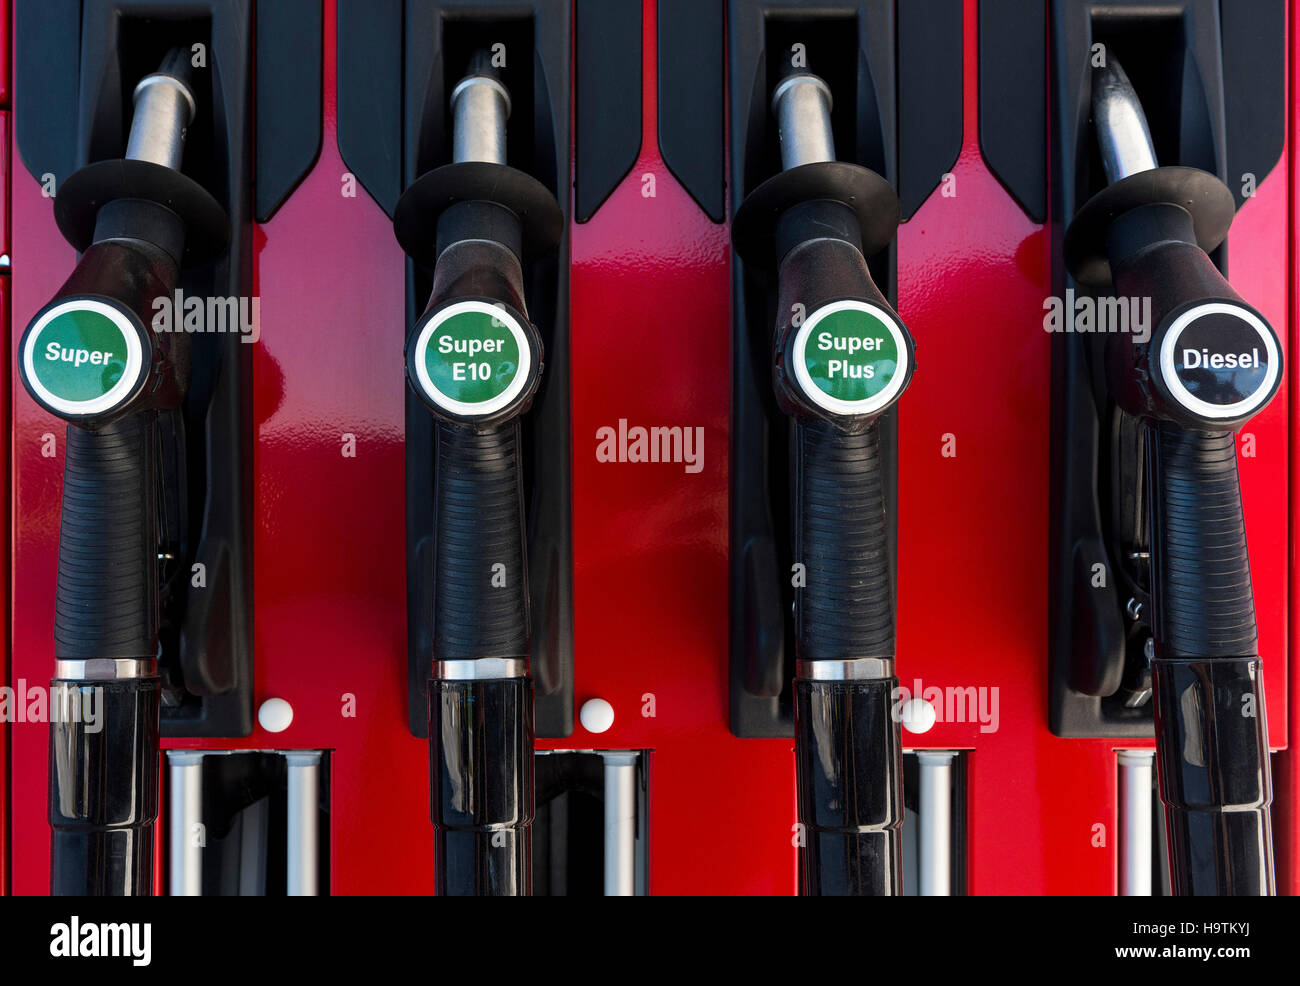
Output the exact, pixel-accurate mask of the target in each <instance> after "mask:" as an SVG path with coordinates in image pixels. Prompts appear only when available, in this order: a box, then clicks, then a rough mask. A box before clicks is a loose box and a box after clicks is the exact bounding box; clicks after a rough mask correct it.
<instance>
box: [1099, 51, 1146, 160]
mask: <svg viewBox="0 0 1300 986" xmlns="http://www.w3.org/2000/svg"><path fill="white" fill-rule="evenodd" d="M1092 119H1093V123H1094V125H1095V126H1096V128H1097V144H1098V145H1099V146H1100V148H1101V164H1102V167H1103V168H1105V169H1106V180H1107V181H1108V182H1109V183H1110V184H1112V185H1113V184H1115V182H1117V181H1119V180H1120V179H1122V178H1127V177H1128V176H1129V175H1135V174H1137V173H1138V172H1140V171H1150V170H1152V169H1153V168H1155V167H1156V151H1155V145H1154V144H1153V143H1152V141H1151V131H1150V129H1149V128H1148V127H1147V118H1146V114H1145V113H1143V112H1142V103H1141V102H1140V101H1139V100H1138V97H1137V92H1136V91H1134V89H1133V84H1132V83H1131V82H1129V80H1128V76H1127V75H1126V74H1125V72H1124V67H1123V66H1122V65H1120V63H1119V60H1118V59H1117V58H1116V57H1115V56H1114V55H1113V54H1111V53H1110V52H1107V53H1106V63H1105V65H1103V66H1101V67H1099V68H1095V69H1093V72H1092Z"/></svg>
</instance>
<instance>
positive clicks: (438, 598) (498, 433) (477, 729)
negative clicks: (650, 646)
mask: <svg viewBox="0 0 1300 986" xmlns="http://www.w3.org/2000/svg"><path fill="white" fill-rule="evenodd" d="M450 108H451V113H452V118H453V127H452V147H453V161H452V163H450V164H448V165H445V166H443V167H441V168H437V169H435V170H433V171H430V172H428V173H427V174H425V175H423V176H422V177H421V178H419V179H418V180H417V181H416V182H414V183H413V184H412V185H411V187H410V188H408V189H407V191H406V192H405V194H404V195H403V196H402V199H401V201H400V202H398V205H397V211H396V213H395V215H394V220H393V224H394V230H395V232H396V234H397V238H398V240H399V241H400V242H401V244H402V246H403V248H404V249H405V250H406V252H407V253H408V254H410V255H411V256H412V257H414V258H415V259H416V260H417V261H418V262H420V263H421V264H423V265H424V266H425V267H428V268H431V269H432V270H433V290H432V292H431V295H430V298H429V303H428V305H427V307H426V308H425V311H424V314H423V315H422V316H421V317H420V318H419V320H418V321H417V322H416V323H415V325H414V327H413V328H412V329H411V331H410V334H409V335H408V337H407V343H406V372H407V379H408V381H409V383H410V386H411V387H412V389H413V390H414V391H415V393H416V394H417V395H418V396H419V397H420V399H421V400H422V401H423V402H424V403H425V404H426V405H427V407H428V408H429V410H430V412H431V413H432V414H433V415H434V417H435V418H436V419H437V427H436V435H437V437H436V464H435V480H434V489H433V490H432V491H431V492H432V495H433V498H434V534H435V537H434V545H435V547H434V601H433V611H434V637H433V674H432V679H431V681H430V682H429V775H430V812H431V816H432V819H433V824H434V846H435V852H434V855H435V863H434V866H435V873H434V886H435V890H436V892H437V893H439V894H449V895H468V894H474V895H519V894H529V893H531V889H532V821H533V813H534V781H533V776H534V773H533V683H532V678H531V677H530V675H529V637H530V632H531V626H530V618H529V601H528V600H529V597H528V567H527V557H526V552H525V544H526V538H525V513H524V497H523V459H522V454H523V453H522V449H521V439H522V435H521V428H520V419H521V417H522V415H523V414H524V412H525V411H526V410H527V409H528V407H529V405H530V404H531V402H532V399H533V396H534V394H535V392H536V390H537V387H538V383H539V380H540V376H541V371H542V343H541V337H540V335H539V333H538V331H537V329H536V327H535V326H534V325H533V324H532V322H530V321H529V318H528V314H527V308H526V305H525V301H524V275H523V266H522V265H523V260H524V258H525V257H526V256H530V255H531V254H532V253H533V252H540V251H544V250H548V249H551V248H553V247H554V246H555V245H556V244H557V243H558V242H559V239H560V235H561V232H562V227H563V214H562V213H561V211H560V207H559V204H558V203H557V202H556V201H555V197H554V196H553V195H552V194H551V193H550V192H549V191H548V190H547V189H546V188H545V186H543V185H541V184H540V183H539V182H537V181H536V180H535V179H533V178H531V177H530V176H528V175H527V174H524V173H523V172H521V171H519V170H517V169H515V168H512V167H510V166H509V165H507V164H506V149H507V141H506V120H507V118H508V117H509V114H510V108H511V107H510V94H509V92H508V90H507V89H506V87H505V85H504V84H503V82H502V80H501V79H500V78H499V76H498V75H497V74H496V72H495V71H494V70H493V69H492V68H491V64H490V60H489V58H488V57H487V56H486V55H485V54H478V55H475V56H474V57H473V58H472V59H471V60H470V64H469V70H468V72H467V74H466V76H465V77H464V78H463V79H461V81H460V82H459V83H458V84H457V85H456V87H455V88H454V89H453V90H452V93H451V98H450Z"/></svg>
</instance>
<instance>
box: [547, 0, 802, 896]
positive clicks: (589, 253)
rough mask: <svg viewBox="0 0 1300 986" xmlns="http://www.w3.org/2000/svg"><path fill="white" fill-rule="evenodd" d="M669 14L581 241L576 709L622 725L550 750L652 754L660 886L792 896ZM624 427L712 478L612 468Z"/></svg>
mask: <svg viewBox="0 0 1300 986" xmlns="http://www.w3.org/2000/svg"><path fill="white" fill-rule="evenodd" d="M656 8H657V4H656V3H654V2H648V3H646V4H645V20H644V22H643V28H642V35H641V36H642V46H643V63H642V73H643V93H644V95H643V98H642V109H641V114H642V140H641V155H640V157H639V158H638V160H637V162H636V164H635V166H634V167H633V168H632V171H631V173H630V174H629V175H628V176H627V177H626V178H625V179H624V181H623V183H622V184H621V185H620V186H619V187H618V189H616V190H615V192H614V193H613V195H611V196H610V198H609V199H608V200H607V201H606V202H605V204H604V205H603V206H602V207H601V208H600V209H599V210H598V211H597V212H596V214H595V215H594V216H593V217H592V219H591V221H590V222H588V223H585V224H582V225H578V226H575V227H574V228H573V240H572V243H573V272H572V277H571V281H570V284H571V288H572V296H571V308H572V311H573V323H572V341H573V480H574V497H573V501H574V502H573V511H574V565H575V572H574V598H575V612H574V626H575V633H576V658H575V663H576V684H577V689H576V697H577V701H578V702H579V703H582V702H584V701H586V700H587V699H589V698H592V697H595V696H599V697H601V698H604V699H606V700H608V701H609V702H611V703H612V704H613V706H614V711H615V719H614V726H613V728H612V729H611V730H610V731H609V732H608V733H604V734H601V735H600V736H592V735H591V734H588V733H586V732H585V731H584V730H582V728H581V727H578V729H577V731H576V732H575V734H574V736H573V737H571V738H570V739H569V740H567V741H565V742H563V743H556V744H551V745H554V746H560V747H565V746H567V747H599V748H610V749H612V748H628V747H638V748H643V749H651V750H653V751H654V753H653V756H652V760H651V763H652V774H651V780H650V783H651V788H650V792H651V793H650V845H651V850H650V889H651V892H652V893H658V894H681V893H715V894H721V893H731V894H738V893H745V894H771V893H778V894H789V893H793V891H794V887H795V867H796V856H795V849H794V847H793V844H792V841H791V836H792V830H791V826H792V825H793V823H794V758H793V756H792V755H791V748H792V741H791V740H788V739H787V740H781V739H768V740H755V739H745V740H742V739H737V738H736V737H735V736H733V735H732V734H731V732H730V730H729V729H728V726H727V702H728V698H727V472H728V443H727V442H728V417H729V410H728V409H729V401H730V398H729V373H728V366H729V365H730V357H729V345H730V343H729V338H730V324H731V323H730V290H731V282H730V273H729V257H730V246H729V240H728V231H727V228H726V227H724V226H720V225H716V224H714V223H712V222H711V221H710V220H709V218H708V217H707V216H706V215H705V214H704V213H703V212H701V211H700V209H699V207H698V206H697V205H695V203H694V202H693V201H692V200H691V198H690V196H689V195H688V194H687V193H686V192H685V191H684V190H683V189H682V188H681V187H680V186H679V185H678V184H677V182H676V180H675V179H674V178H673V177H672V175H671V173H670V172H669V171H668V168H667V167H666V166H665V165H664V163H663V160H662V158H661V157H660V155H659V144H658V137H657V132H658V129H657V128H658V116H657V110H658V108H657V105H656V98H655V94H656V90H657V85H656V78H657V76H656V72H657V55H656V47H655V42H656V37H657V33H656V32H657V28H656ZM647 176H649V178H653V182H654V186H653V189H654V194H653V196H652V197H647V195H646V194H644V193H643V189H649V187H650V186H649V178H648V177H647ZM621 418H623V419H626V420H627V421H628V423H629V426H635V425H641V426H644V427H649V426H653V425H664V426H673V425H680V426H689V427H700V428H703V429H704V467H703V469H702V470H701V471H700V472H698V473H694V474H688V473H686V472H685V471H684V469H683V466H682V465H681V464H680V463H678V464H671V463H614V462H598V461H597V460H596V454H595V452H596V431H597V429H599V428H602V427H607V426H608V427H613V428H617V427H618V423H619V419H621ZM650 701H653V709H654V712H655V715H654V716H653V717H649V718H648V717H644V716H643V715H642V711H641V710H642V708H643V706H645V705H646V704H647V703H648V702H650Z"/></svg>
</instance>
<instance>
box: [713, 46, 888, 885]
mask: <svg viewBox="0 0 1300 986" xmlns="http://www.w3.org/2000/svg"><path fill="white" fill-rule="evenodd" d="M831 100H832V95H831V91H830V88H829V87H828V86H827V84H826V83H825V81H823V80H822V79H821V78H820V77H818V76H816V75H814V74H812V73H810V72H804V71H798V72H793V73H791V74H789V75H787V76H786V77H784V78H783V79H781V80H779V82H778V83H777V85H776V87H775V88H774V90H773V94H772V111H773V114H774V116H775V117H776V119H777V122H778V127H779V138H780V146H781V162H782V171H781V173H780V174H778V175H775V176H774V177H772V178H770V179H768V180H767V181H766V182H764V183H763V184H762V185H760V186H758V187H757V188H756V189H754V191H753V192H752V193H751V194H750V195H749V196H748V197H747V198H746V199H745V201H744V202H743V203H742V205H741V207H740V209H739V210H738V211H737V213H736V217H735V221H734V223H733V227H732V228H733V241H734V243H735V246H736V250H737V251H738V252H739V253H740V254H741V256H742V258H743V259H744V260H746V262H749V263H753V264H755V265H760V266H765V267H768V268H772V267H774V268H775V270H776V276H777V291H776V294H777V302H776V324H775V331H774V334H773V338H772V354H773V369H772V382H773V387H774V389H775V392H776V399H777V403H778V405H779V406H780V407H781V409H782V411H784V412H785V413H786V414H787V415H788V416H789V417H790V418H791V419H792V428H793V450H792V453H791V469H792V472H793V475H794V491H795V492H794V505H793V514H794V516H793V518H792V526H793V532H794V546H793V547H794V551H793V558H794V561H795V563H796V564H797V565H801V566H803V569H804V571H805V574H806V584H805V586H804V587H802V588H798V589H796V590H795V592H796V595H795V613H794V620H795V652H796V654H795V656H796V660H797V667H796V674H795V758H796V768H797V783H798V808H799V823H800V825H801V826H802V836H803V838H802V840H801V843H800V845H801V848H800V850H799V872H800V877H799V883H800V891H801V892H802V893H804V894H809V895H828V896H829V895H883V894H898V893H901V863H900V859H901V836H900V833H901V824H902V812H903V807H902V768H901V757H902V747H901V740H900V733H899V722H898V720H897V719H896V717H894V716H893V714H892V711H893V705H894V701H895V689H896V688H897V685H898V680H897V678H896V677H895V671H894V657H895V647H894V592H893V586H892V584H891V576H890V557H889V541H890V538H889V531H888V526H887V525H888V523H889V522H890V521H889V518H887V517H886V514H885V486H884V484H885V468H884V462H883V457H882V451H881V441H880V427H879V419H880V416H881V415H882V414H883V413H884V412H886V411H887V410H888V409H889V408H890V407H892V406H893V404H894V402H895V401H896V400H897V399H898V396H899V395H900V394H901V393H902V391H903V390H904V388H906V386H907V384H908V382H909V380H910V378H911V373H912V366H913V358H912V340H911V336H910V335H909V334H908V332H907V330H906V328H904V326H903V324H902V322H901V321H900V320H899V318H898V316H897V314H896V313H895V312H894V310H893V308H892V307H891V306H890V304H889V302H888V301H887V300H886V298H885V296H884V295H883V294H882V293H881V291H880V290H879V288H877V287H876V285H875V283H874V281H873V280H872V278H871V274H870V272H869V271H868V269H867V263H866V259H865V257H866V256H870V255H873V254H875V253H876V252H878V251H879V250H881V249H882V248H883V247H885V246H886V245H887V244H888V243H889V242H890V241H891V240H892V239H893V236H894V232H895V230H896V229H897V226H898V221H899V206H898V199H897V196H896V195H895V194H894V191H893V189H892V188H891V187H890V186H889V184H888V182H886V181H885V180H884V179H883V178H881V177H880V176H879V175H877V174H875V173H874V172H872V171H870V170H868V169H866V168H863V167H860V166H858V165H856V164H851V163H847V162H839V161H836V160H835V143H834V136H833V130H832V124H831Z"/></svg>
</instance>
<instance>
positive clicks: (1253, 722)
mask: <svg viewBox="0 0 1300 986" xmlns="http://www.w3.org/2000/svg"><path fill="white" fill-rule="evenodd" d="M1092 87H1093V91H1092V106H1093V122H1094V126H1095V128H1096V135H1097V140H1098V145H1099V147H1100V150H1101V159H1102V163H1103V166H1104V169H1105V171H1106V176H1107V179H1108V182H1109V184H1108V185H1107V187H1106V188H1105V189H1103V190H1102V191H1100V192H1098V193H1097V194H1096V195H1095V196H1093V197H1092V198H1091V199H1090V200H1089V201H1088V202H1087V203H1085V204H1084V206H1083V207H1082V209H1080V210H1079V212H1078V214H1077V215H1076V216H1075V218H1074V220H1073V222H1072V223H1071V224H1070V227H1069V229H1068V230H1067V231H1066V238H1065V258H1066V264H1067V266H1068V267H1069V269H1070V272H1071V273H1072V274H1073V275H1074V277H1075V279H1076V280H1078V281H1080V282H1081V283H1084V284H1087V285H1090V286H1092V287H1094V288H1098V289H1101V290H1105V289H1107V288H1108V287H1110V286H1111V285H1113V290H1114V292H1115V293H1116V294H1117V295H1119V296H1121V297H1123V298H1128V299H1148V298H1149V299H1150V301H1151V311H1152V314H1151V324H1152V325H1154V330H1153V331H1152V332H1151V333H1150V337H1149V338H1142V337H1140V336H1137V335H1121V334H1112V335H1109V336H1108V337H1107V339H1106V342H1105V344H1104V349H1105V362H1106V378H1107V385H1108V387H1109V389H1110V392H1111V394H1112V396H1113V398H1114V400H1115V402H1116V403H1117V404H1118V405H1119V406H1120V408H1121V409H1123V410H1124V411H1126V412H1127V413H1129V414H1131V415H1134V416H1136V417H1137V418H1139V419H1140V420H1141V421H1142V422H1143V424H1144V427H1143V444H1144V447H1145V451H1144V464H1143V471H1144V474H1145V476H1144V483H1145V486H1146V506H1147V519H1148V527H1149V531H1150V556H1151V557H1150V561H1151V595H1152V610H1153V619H1152V621H1151V625H1152V630H1153V636H1154V656H1153V657H1152V658H1151V667H1152V679H1153V695H1154V700H1155V733H1156V761H1157V770H1158V775H1159V786H1160V793H1161V798H1162V799H1163V801H1164V804H1165V815H1166V825H1167V828H1168V843H1169V854H1170V860H1169V866H1170V877H1171V885H1172V888H1173V891H1174V892H1175V893H1176V894H1220V895H1222V894H1239V895H1240V894H1247V895H1258V894H1271V893H1273V892H1274V882H1273V850H1272V837H1271V832H1270V824H1269V804H1270V802H1271V800H1272V788H1271V781H1270V776H1269V755H1268V742H1267V730H1266V728H1265V718H1264V694H1263V689H1262V676H1261V665H1260V660H1259V657H1258V653H1257V646H1258V641H1257V634H1256V622H1255V604H1254V598H1253V595H1252V589H1251V579H1250V558H1249V555H1248V553H1247V549H1246V531H1245V521H1244V517H1243V513H1242V503H1241V488H1240V484H1239V482H1238V477H1237V450H1236V440H1235V432H1236V430H1237V429H1238V428H1239V427H1240V426H1241V425H1242V424H1244V423H1245V422H1246V421H1247V420H1249V419H1250V418H1251V417H1252V416H1253V415H1255V414H1256V413H1258V412H1259V411H1260V410H1262V409H1263V407H1264V406H1265V405H1266V404H1267V403H1268V402H1269V401H1270V400H1271V399H1272V397H1273V395H1274V394H1275V393H1276V392H1277V388H1278V386H1279V384H1280V382H1281V371H1282V355H1281V347H1280V345H1279V343H1278V339H1277V336H1276V334H1275V333H1274V331H1273V329H1272V328H1271V327H1270V326H1269V324H1268V322H1267V321H1266V320H1265V319H1264V317H1263V316H1262V315H1261V314H1260V313H1259V312H1258V311H1256V310H1255V309H1254V308H1252V307H1251V306H1250V305H1248V304H1247V303H1246V302H1245V301H1244V300H1243V299H1242V298H1241V296H1240V295H1238V294H1237V293H1236V292H1235V291H1234V290H1233V289H1232V287H1231V286H1230V285H1229V284H1228V282H1227V281H1226V280H1225V279H1224V277H1223V276H1222V274H1220V273H1219V271H1218V269H1217V268H1216V267H1215V266H1214V263H1213V262H1212V261H1211V259H1210V257H1209V255H1208V251H1211V250H1213V249H1215V248H1216V247H1218V246H1219V244H1220V243H1222V242H1223V240H1224V238H1225V237H1226V236H1227V232H1228V227H1229V225H1230V224H1231V222H1232V217H1233V213H1234V203H1233V197H1232V193H1231V191H1230V190H1229V189H1228V188H1227V187H1226V186H1225V185H1224V184H1223V183H1222V182H1221V181H1219V179H1218V178H1216V177H1215V176H1214V175H1211V174H1208V173H1206V172H1204V171H1200V170H1198V169H1195V168H1185V167H1160V166H1158V164H1157V159H1156V154H1155V149H1154V146H1153V143H1152V140H1151V136H1150V132H1149V130H1148V128H1147V123H1146V116H1145V113H1144V112H1143V109H1142V104H1141V102H1140V101H1139V99H1138V97H1137V94H1136V92H1135V91H1134V89H1133V86H1132V85H1131V83H1130V82H1129V80H1128V77H1127V76H1126V75H1125V73H1124V70H1123V68H1122V67H1121V66H1120V64H1119V62H1118V60H1117V59H1116V58H1115V57H1114V55H1113V53H1111V52H1109V51H1108V52H1106V63H1105V65H1104V67H1101V68H1098V69H1095V70H1094V72H1093V78H1092Z"/></svg>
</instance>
